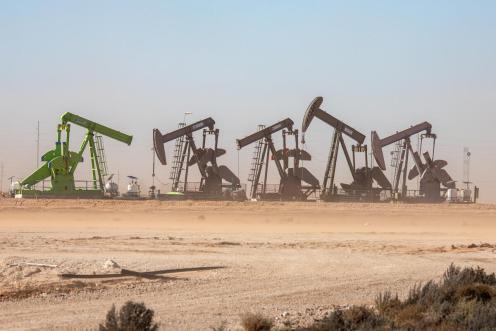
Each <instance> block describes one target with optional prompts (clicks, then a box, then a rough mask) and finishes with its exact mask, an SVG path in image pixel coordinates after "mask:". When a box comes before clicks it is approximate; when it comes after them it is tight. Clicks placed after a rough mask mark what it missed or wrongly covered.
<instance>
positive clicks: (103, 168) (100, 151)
mask: <svg viewBox="0 0 496 331" xmlns="http://www.w3.org/2000/svg"><path fill="white" fill-rule="evenodd" d="M95 147H96V148H95V149H96V157H97V162H98V167H99V168H100V174H101V175H102V178H104V177H107V175H108V169H107V159H106V158H105V148H104V145H103V137H102V136H101V135H98V134H96V135H95Z"/></svg>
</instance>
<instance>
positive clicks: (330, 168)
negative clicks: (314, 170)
mask: <svg viewBox="0 0 496 331" xmlns="http://www.w3.org/2000/svg"><path fill="white" fill-rule="evenodd" d="M339 136H340V132H338V131H334V134H333V136H332V144H331V150H330V151H329V158H328V159H327V167H326V172H325V176H324V183H323V185H322V188H323V192H322V193H323V194H325V195H333V194H334V192H333V191H334V174H335V172H336V161H337V159H338V149H339ZM329 179H330V180H331V183H330V184H329V186H328V185H327V182H328V180H329Z"/></svg>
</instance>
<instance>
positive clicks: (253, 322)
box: [241, 313, 274, 331]
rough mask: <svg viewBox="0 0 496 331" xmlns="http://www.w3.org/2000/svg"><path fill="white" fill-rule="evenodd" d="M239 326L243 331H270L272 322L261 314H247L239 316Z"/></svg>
mask: <svg viewBox="0 0 496 331" xmlns="http://www.w3.org/2000/svg"><path fill="white" fill-rule="evenodd" d="M241 325H242V326H243V330H244V331H270V329H272V326H273V325H274V322H273V321H272V320H271V319H269V318H267V317H265V316H263V315H261V314H252V313H247V314H244V315H242V316H241Z"/></svg>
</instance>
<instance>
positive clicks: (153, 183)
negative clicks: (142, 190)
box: [152, 147, 155, 186]
mask: <svg viewBox="0 0 496 331" xmlns="http://www.w3.org/2000/svg"><path fill="white" fill-rule="evenodd" d="M152 153H153V161H152V186H155V148H153V147H152Z"/></svg>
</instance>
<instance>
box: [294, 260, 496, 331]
mask: <svg viewBox="0 0 496 331" xmlns="http://www.w3.org/2000/svg"><path fill="white" fill-rule="evenodd" d="M301 330H307V331H331V330H332V331H344V330H357V331H358V330H412V331H413V330H435V331H445V330H446V331H447V330H450V331H451V330H453V331H457V330H460V331H461V330H473V331H476V330H487V331H490V330H495V331H496V276H495V274H494V273H492V274H488V273H486V272H485V271H484V269H482V268H479V267H477V268H463V269H461V268H459V267H456V266H455V265H453V264H452V265H450V266H449V267H448V269H447V270H446V272H445V273H444V275H443V278H442V280H441V281H440V282H434V281H429V282H427V283H425V284H423V285H421V284H417V285H415V286H413V287H412V288H411V289H410V291H409V293H408V296H407V297H406V299H405V300H403V301H402V300H400V299H399V298H398V296H397V295H392V294H391V292H389V291H386V292H384V293H381V294H379V296H378V297H377V298H376V301H375V308H367V307H363V306H353V307H351V308H349V309H338V310H336V311H334V312H332V313H331V314H330V315H329V316H327V317H326V318H324V319H323V320H322V321H318V322H315V323H314V325H312V326H310V327H308V328H305V329H301Z"/></svg>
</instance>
